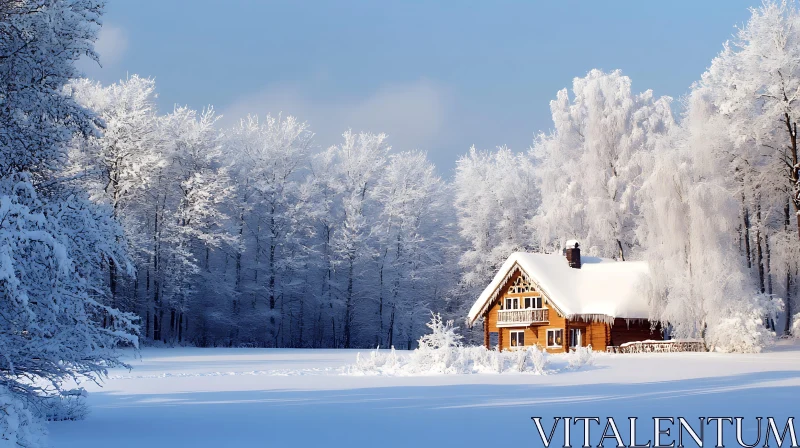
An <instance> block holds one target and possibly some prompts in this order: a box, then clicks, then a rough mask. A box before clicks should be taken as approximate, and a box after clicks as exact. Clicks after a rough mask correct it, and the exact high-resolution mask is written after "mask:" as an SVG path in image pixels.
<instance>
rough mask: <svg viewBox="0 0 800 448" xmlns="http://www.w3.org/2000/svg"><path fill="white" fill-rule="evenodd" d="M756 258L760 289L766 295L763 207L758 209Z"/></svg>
mask: <svg viewBox="0 0 800 448" xmlns="http://www.w3.org/2000/svg"><path fill="white" fill-rule="evenodd" d="M756 221H757V224H758V225H757V226H756V256H757V257H758V287H759V291H761V294H764V254H763V252H762V249H761V205H758V207H757V209H756Z"/></svg>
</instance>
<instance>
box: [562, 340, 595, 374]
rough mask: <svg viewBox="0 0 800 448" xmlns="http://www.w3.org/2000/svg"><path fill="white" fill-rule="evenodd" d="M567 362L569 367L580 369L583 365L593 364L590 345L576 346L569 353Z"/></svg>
mask: <svg viewBox="0 0 800 448" xmlns="http://www.w3.org/2000/svg"><path fill="white" fill-rule="evenodd" d="M568 362H569V368H570V369H580V368H581V367H583V366H587V365H591V364H593V363H594V356H593V355H592V346H591V345H590V346H588V347H577V348H576V349H575V350H573V351H571V352H570V353H569V359H568Z"/></svg>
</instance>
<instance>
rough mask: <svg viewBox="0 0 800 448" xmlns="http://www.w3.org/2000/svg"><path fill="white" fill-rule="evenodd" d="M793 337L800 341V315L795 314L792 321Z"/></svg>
mask: <svg viewBox="0 0 800 448" xmlns="http://www.w3.org/2000/svg"><path fill="white" fill-rule="evenodd" d="M792 336H794V337H795V338H796V339H800V313H797V314H795V315H794V318H793V319H792Z"/></svg>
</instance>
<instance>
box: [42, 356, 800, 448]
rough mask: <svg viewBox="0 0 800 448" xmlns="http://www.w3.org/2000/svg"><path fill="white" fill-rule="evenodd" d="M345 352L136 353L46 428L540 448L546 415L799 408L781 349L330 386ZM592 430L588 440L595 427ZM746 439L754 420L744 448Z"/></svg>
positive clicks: (152, 435) (80, 442)
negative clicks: (71, 412)
mask: <svg viewBox="0 0 800 448" xmlns="http://www.w3.org/2000/svg"><path fill="white" fill-rule="evenodd" d="M356 353H357V351H354V350H352V351H351V350H290V349H200V348H180V349H145V350H143V351H142V352H141V355H142V356H141V359H134V360H132V361H131V363H132V365H133V367H134V368H133V370H132V371H130V372H129V371H127V370H114V371H112V372H111V378H110V379H109V380H108V381H106V382H105V384H103V386H102V387H98V386H95V385H86V387H87V389H88V390H89V391H90V394H89V399H88V401H89V405H90V407H91V413H90V415H89V416H88V417H87V418H86V419H85V420H82V421H77V422H58V423H51V424H50V425H49V429H50V442H51V444H52V446H54V447H83V448H91V447H108V446H114V447H115V448H123V447H135V448H142V447H160V446H169V447H183V446H185V447H199V448H203V447H250V446H269V447H283V446H291V447H311V446H326V447H337V446H351V447H355V446H380V447H392V446H403V447H405V446H438V447H445V446H481V445H483V444H487V443H490V444H492V445H493V446H509V445H508V444H509V443H514V444H516V446H541V445H540V444H541V442H540V441H539V438H538V435H537V432H536V428H535V426H534V424H533V423H532V421H531V419H530V417H532V416H542V417H547V418H546V419H545V420H543V421H544V422H546V424H547V425H549V424H550V422H552V420H550V417H553V416H573V417H574V416H584V417H586V416H592V417H593V416H598V417H600V418H601V419H602V418H605V417H606V416H613V417H615V418H619V419H622V421H626V419H627V417H629V416H639V417H646V418H648V419H649V418H650V417H654V416H655V417H661V416H673V417H677V416H682V417H687V418H689V417H698V416H742V417H755V416H765V417H766V416H772V417H776V418H780V419H782V420H783V422H785V419H786V417H788V416H791V415H796V414H797V411H798V408H799V407H800V406H799V405H798V404H797V397H798V396H800V346H797V345H793V344H789V343H786V344H784V345H780V346H778V347H775V348H773V349H772V350H771V351H769V352H766V353H762V354H753V355H740V354H738V355H734V354H730V355H727V354H716V353H681V354H626V355H606V354H599V355H598V356H597V357H596V360H595V364H594V365H593V366H590V367H586V368H584V369H583V370H580V371H574V372H564V373H559V374H555V375H546V376H536V375H531V374H502V375H499V374H481V375H439V376H424V377H420V376H415V377H386V376H346V375H342V374H341V373H340V368H341V367H342V366H344V365H347V364H352V363H353V362H354V361H355V357H356ZM651 427H652V426H651ZM651 427H650V428H651ZM548 428H549V426H548ZM576 431H577V428H576ZM595 431H596V432H597V437H599V433H600V432H601V431H602V428H600V429H595ZM648 431H650V429H649V430H648ZM713 431H714V429H713V428H712V427H708V428H707V432H711V433H713ZM754 434H755V422H754V421H752V422H751V424H750V427H749V428H747V427H746V430H745V436H747V435H753V436H754ZM650 435H651V434H647V437H644V440H646V439H647V438H649V436H650ZM673 435H674V433H673ZM578 437H580V435H578ZM731 437H732V435H731ZM593 439H595V436H593ZM557 440H559V439H557ZM753 440H755V439H753ZM580 441H581V440H580V439H579V438H576V439H575V440H574V442H575V443H573V445H577V446H579V445H580ZM592 443H593V444H596V441H593V442H592ZM750 443H752V442H750ZM762 443H763V440H762ZM773 443H774V441H773ZM560 444H561V443H560V440H559V443H558V445H559V446H560ZM607 445H609V446H613V443H610V442H607ZM709 445H710V444H709ZM687 446H689V445H687Z"/></svg>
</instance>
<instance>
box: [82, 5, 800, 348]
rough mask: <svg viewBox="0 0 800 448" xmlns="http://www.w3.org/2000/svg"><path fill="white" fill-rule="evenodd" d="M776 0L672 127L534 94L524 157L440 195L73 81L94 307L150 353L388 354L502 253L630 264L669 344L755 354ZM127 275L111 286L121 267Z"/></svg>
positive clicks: (622, 95)
mask: <svg viewBox="0 0 800 448" xmlns="http://www.w3.org/2000/svg"><path fill="white" fill-rule="evenodd" d="M798 17H799V16H798V12H797V10H796V8H795V5H794V4H793V3H791V4H785V3H767V4H765V5H764V6H763V7H762V8H760V9H758V10H754V11H753V15H752V18H751V20H750V21H749V22H748V24H747V25H746V26H745V27H744V28H742V29H741V30H740V32H739V33H738V35H737V36H736V39H735V41H733V42H730V43H728V44H726V45H725V47H724V50H723V51H722V52H721V53H720V54H719V55H718V56H717V57H716V58H715V59H714V60H713V61H712V64H711V66H710V68H709V70H708V71H707V72H706V73H704V74H703V75H702V77H701V80H700V81H698V82H697V83H696V84H695V85H693V86H692V89H691V91H690V93H689V95H688V96H687V97H686V98H685V100H684V102H683V103H682V105H681V106H682V107H681V110H682V112H681V116H680V119H679V120H676V119H675V117H674V116H673V107H672V106H673V105H672V99H671V98H668V97H655V96H654V95H653V93H652V92H651V91H645V92H643V93H634V92H632V89H631V80H630V79H629V78H628V77H626V76H623V75H622V74H621V73H620V72H618V71H614V72H609V73H606V72H602V71H599V70H593V71H591V72H589V73H588V74H587V75H586V76H585V77H582V78H576V79H575V80H574V82H573V86H572V89H571V91H570V90H567V89H564V90H562V91H560V92H558V94H557V95H556V99H555V100H553V101H552V102H551V105H550V106H551V110H552V117H553V129H552V130H551V131H550V132H548V133H542V134H540V135H539V136H538V137H537V138H536V139H535V141H534V142H533V145H532V147H531V148H530V150H529V151H527V152H524V153H515V152H513V151H511V150H510V149H508V148H499V149H497V150H494V151H479V150H477V149H475V148H472V149H471V150H470V151H469V152H468V153H467V154H466V155H465V156H463V157H462V158H461V159H460V160H459V161H458V163H457V167H456V172H455V177H454V179H453V181H452V183H447V182H445V181H443V180H442V179H441V178H440V177H439V176H438V175H437V174H436V171H435V169H434V167H433V166H432V165H431V163H430V162H429V161H428V160H427V159H426V156H425V154H424V153H422V152H419V151H406V152H403V151H399V150H392V149H391V148H390V146H389V144H388V141H387V138H386V136H384V135H382V134H371V133H354V132H352V131H346V132H345V133H344V134H343V136H342V140H341V141H340V142H339V143H338V144H335V145H333V146H331V147H329V148H323V147H321V146H319V143H318V142H316V141H315V139H314V137H313V133H312V130H311V129H309V127H308V126H307V125H306V124H305V123H303V122H302V121H301V120H300V119H297V118H294V117H283V116H277V117H270V116H267V117H262V118H261V120H259V118H257V117H247V118H245V119H242V120H241V121H240V122H239V123H238V124H237V125H235V126H233V127H230V128H227V129H221V128H220V127H219V126H218V125H217V117H216V116H215V114H214V112H213V110H211V109H209V110H206V111H202V112H200V111H193V110H190V109H187V108H183V107H178V108H176V109H175V110H174V111H172V112H171V113H168V114H159V113H158V112H157V111H156V108H155V103H154V100H155V85H154V82H153V81H152V80H150V79H144V78H140V77H137V76H133V77H131V78H129V79H127V80H124V81H120V82H119V83H116V84H114V85H111V86H105V87H104V86H101V85H99V84H97V83H93V82H90V81H86V80H80V81H73V82H72V83H70V85H69V86H68V92H69V94H70V95H72V96H73V97H74V98H75V99H77V101H78V102H79V103H80V104H81V105H83V106H85V107H86V108H88V109H90V110H92V111H94V113H96V115H97V117H98V119H99V120H100V122H101V123H102V125H101V126H102V130H101V132H100V133H99V134H98V135H95V136H90V137H88V138H85V137H82V136H81V137H78V138H76V139H75V140H74V142H73V144H72V145H71V150H70V155H69V165H68V169H67V171H68V176H67V178H68V179H70V182H71V183H72V184H73V185H80V188H82V189H84V190H86V191H89V192H90V193H91V196H92V198H93V200H94V201H96V202H97V203H102V204H107V205H108V206H109V207H110V208H111V209H112V210H113V216H114V217H115V218H116V219H117V220H119V222H120V223H121V224H122V226H123V228H124V234H125V236H124V241H123V240H121V241H120V243H123V244H125V245H126V247H127V248H128V251H129V253H130V255H131V257H132V260H133V262H132V264H131V266H120V265H117V264H115V262H114V261H113V259H109V260H108V263H107V266H105V269H106V270H107V272H108V275H107V277H108V281H107V287H108V291H109V292H108V294H107V295H106V296H104V300H106V302H104V303H107V304H108V305H109V306H111V307H115V308H119V309H121V310H124V311H128V312H133V313H136V314H137V315H139V316H140V317H141V335H142V337H143V338H145V339H146V340H149V341H163V342H166V343H170V344H179V343H191V344H198V345H234V346H238V345H243V344H244V345H254V346H267V347H278V346H280V347H370V346H377V345H380V346H384V347H385V346H390V345H395V346H398V347H411V346H413V344H414V341H415V340H416V339H417V338H418V337H419V335H420V333H421V331H424V325H423V323H424V322H425V321H426V319H427V315H428V313H429V312H430V311H431V310H436V311H444V312H445V313H446V314H447V315H449V316H450V317H452V318H454V319H456V320H457V321H458V322H462V321H463V315H464V314H465V310H466V309H467V308H468V307H469V306H470V304H471V302H472V301H473V300H474V298H475V297H476V295H477V294H478V292H479V291H480V289H481V288H483V287H484V286H485V285H486V284H487V283H488V281H489V279H490V278H491V277H492V275H493V274H494V271H495V269H497V267H498V266H499V265H500V263H502V261H503V260H504V259H505V258H506V257H507V256H508V255H509V254H510V253H511V252H513V251H515V250H526V251H546V252H552V251H557V250H560V248H561V247H562V245H563V243H564V241H565V240H566V239H573V238H574V239H578V240H580V241H581V242H582V247H583V248H584V250H585V253H587V254H589V255H596V256H603V257H609V258H615V259H618V260H632V259H646V260H649V261H650V263H651V271H652V274H653V275H652V279H653V281H652V283H651V284H650V285H648V288H647V290H646V291H643V294H647V295H648V297H649V299H650V302H651V314H652V316H651V317H652V318H653V319H654V320H658V321H661V322H662V323H664V324H666V325H669V327H670V328H671V329H672V332H673V334H674V335H676V336H678V337H703V338H706V339H707V341H708V343H709V344H710V345H711V346H715V347H719V348H724V349H732V350H757V349H758V348H759V347H761V346H763V345H764V344H765V343H767V342H768V341H769V340H770V339H771V338H772V336H771V334H772V333H778V334H784V333H785V334H789V333H791V331H792V322H793V321H792V316H793V314H795V313H796V310H797V307H796V298H797V296H798V293H797V288H798V281H797V279H798V263H799V260H800V235H799V234H798V232H800V228H798V225H800V224H798V214H797V211H798V209H800V183H798V182H799V181H798V169H800V168H798V161H797V142H796V138H797V137H796V131H795V126H796V118H797V116H798V115H800V113H798V112H797V110H796V109H797V104H796V103H797V98H796V95H797V92H798V91H800V90H799V89H800V87H798V86H800V69H798V68H797V67H796V65H798V64H797V62H798V61H800V53H798V50H797V49H796V48H798V46H797V45H794V44H795V43H797V42H800V35H798V32H797V31H796V29H800V27H799V26H798V25H800V22H799V20H800V19H799V18H798ZM130 273H135V274H134V275H128V274H130Z"/></svg>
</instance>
